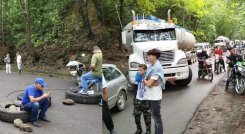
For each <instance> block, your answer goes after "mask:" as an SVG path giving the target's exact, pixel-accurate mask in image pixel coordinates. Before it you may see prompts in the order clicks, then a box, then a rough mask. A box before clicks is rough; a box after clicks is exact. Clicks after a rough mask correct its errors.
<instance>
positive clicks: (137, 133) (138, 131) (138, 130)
mask: <svg viewBox="0 0 245 134" xmlns="http://www.w3.org/2000/svg"><path fill="white" fill-rule="evenodd" d="M134 134H142V129H137V131H136V132H135V133H134Z"/></svg>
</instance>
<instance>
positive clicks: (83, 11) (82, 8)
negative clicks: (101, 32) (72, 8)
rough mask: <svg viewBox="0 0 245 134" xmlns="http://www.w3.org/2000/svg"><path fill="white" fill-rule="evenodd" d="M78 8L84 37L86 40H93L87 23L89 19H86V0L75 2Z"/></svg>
mask: <svg viewBox="0 0 245 134" xmlns="http://www.w3.org/2000/svg"><path fill="white" fill-rule="evenodd" d="M77 2H78V6H79V14H80V16H81V19H82V21H83V30H84V32H85V35H86V37H87V38H88V39H93V38H94V34H93V32H92V29H91V26H90V23H89V18H88V9H87V5H88V1H87V0H77Z"/></svg>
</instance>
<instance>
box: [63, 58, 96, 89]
mask: <svg viewBox="0 0 245 134" xmlns="http://www.w3.org/2000/svg"><path fill="white" fill-rule="evenodd" d="M66 66H67V67H68V69H69V70H70V74H71V75H72V77H73V78H74V81H75V83H76V85H77V87H79V88H82V82H81V76H82V75H83V74H85V69H86V68H85V65H84V64H83V63H81V62H78V61H69V63H68V64H67V65H66ZM99 83H100V82H99V81H98V80H88V81H87V84H88V89H93V90H96V91H99V90H100V84H99Z"/></svg>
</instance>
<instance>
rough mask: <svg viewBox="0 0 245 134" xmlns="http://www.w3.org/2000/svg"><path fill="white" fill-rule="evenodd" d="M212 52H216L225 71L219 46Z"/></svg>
mask: <svg viewBox="0 0 245 134" xmlns="http://www.w3.org/2000/svg"><path fill="white" fill-rule="evenodd" d="M214 54H218V55H219V58H220V62H221V64H222V66H223V69H224V71H225V62H224V59H223V58H222V56H223V51H222V49H221V47H220V46H218V48H217V49H216V50H215V51H214Z"/></svg>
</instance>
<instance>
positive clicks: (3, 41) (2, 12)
mask: <svg viewBox="0 0 245 134" xmlns="http://www.w3.org/2000/svg"><path fill="white" fill-rule="evenodd" d="M1 7H2V10H1V17H2V18H1V20H2V43H3V45H4V44H5V40H4V28H3V26H4V18H3V14H4V3H3V0H1Z"/></svg>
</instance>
